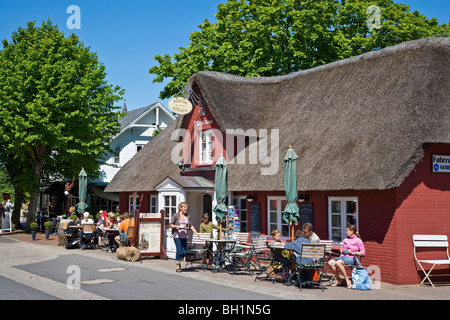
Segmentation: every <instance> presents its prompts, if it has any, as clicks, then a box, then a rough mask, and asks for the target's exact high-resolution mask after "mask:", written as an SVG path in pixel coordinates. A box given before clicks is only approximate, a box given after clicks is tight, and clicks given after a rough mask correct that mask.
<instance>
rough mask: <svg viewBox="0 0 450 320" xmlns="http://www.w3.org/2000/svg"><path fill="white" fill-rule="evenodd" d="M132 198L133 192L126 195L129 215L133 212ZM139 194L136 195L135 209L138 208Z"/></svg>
mask: <svg viewBox="0 0 450 320" xmlns="http://www.w3.org/2000/svg"><path fill="white" fill-rule="evenodd" d="M133 198H134V193H132V194H130V195H128V213H129V214H130V215H132V214H134V212H133ZM139 200H140V199H139V194H138V195H137V197H136V210H139V204H140V203H139Z"/></svg>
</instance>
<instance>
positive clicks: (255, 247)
mask: <svg viewBox="0 0 450 320" xmlns="http://www.w3.org/2000/svg"><path fill="white" fill-rule="evenodd" d="M269 262H270V249H269V247H268V246H267V236H266V235H262V236H258V237H256V238H254V239H253V240H252V258H251V259H250V267H254V268H255V271H256V270H258V269H259V270H260V271H262V270H263V268H264V267H267V266H268V263H269ZM261 263H262V264H261Z"/></svg>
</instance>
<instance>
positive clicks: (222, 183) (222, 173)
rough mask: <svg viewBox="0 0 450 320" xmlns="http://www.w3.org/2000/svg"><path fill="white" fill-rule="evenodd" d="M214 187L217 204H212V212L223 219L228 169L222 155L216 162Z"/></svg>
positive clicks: (225, 208) (219, 219)
mask: <svg viewBox="0 0 450 320" xmlns="http://www.w3.org/2000/svg"><path fill="white" fill-rule="evenodd" d="M215 189H216V191H215V192H216V200H217V204H216V205H215V206H214V208H213V212H214V214H215V215H216V219H217V220H218V221H223V219H225V217H226V216H227V213H228V208H227V205H226V204H225V201H226V199H227V189H228V169H227V162H226V161H225V158H224V157H223V156H220V157H219V159H218V160H217V162H216V178H215ZM220 231H222V230H220ZM220 233H221V232H220ZM220 233H219V236H220Z"/></svg>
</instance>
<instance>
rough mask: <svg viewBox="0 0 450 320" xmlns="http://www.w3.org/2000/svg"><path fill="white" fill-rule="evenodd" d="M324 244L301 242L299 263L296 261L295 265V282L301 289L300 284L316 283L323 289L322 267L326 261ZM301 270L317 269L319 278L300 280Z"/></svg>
mask: <svg viewBox="0 0 450 320" xmlns="http://www.w3.org/2000/svg"><path fill="white" fill-rule="evenodd" d="M325 250H326V245H325V244H316V243H302V248H301V252H300V263H298V262H297V263H296V265H297V270H296V274H297V283H298V286H299V288H300V291H302V286H303V285H306V284H309V285H312V286H314V285H317V286H319V287H320V289H322V291H324V290H325V287H324V286H323V284H322V274H323V269H324V264H325V263H326V261H327V260H326V251H325ZM303 270H317V271H318V275H319V280H314V279H312V280H308V281H302V271H303Z"/></svg>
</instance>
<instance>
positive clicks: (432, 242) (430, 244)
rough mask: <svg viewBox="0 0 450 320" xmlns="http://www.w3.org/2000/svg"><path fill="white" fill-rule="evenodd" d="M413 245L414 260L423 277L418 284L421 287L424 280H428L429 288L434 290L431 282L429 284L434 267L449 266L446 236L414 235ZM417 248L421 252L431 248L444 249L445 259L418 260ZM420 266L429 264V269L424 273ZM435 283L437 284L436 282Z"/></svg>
mask: <svg viewBox="0 0 450 320" xmlns="http://www.w3.org/2000/svg"><path fill="white" fill-rule="evenodd" d="M413 244H414V259H415V260H416V261H417V263H418V264H419V266H420V268H421V269H422V271H423V273H424V275H425V277H424V278H423V280H422V282H421V283H420V285H422V284H423V283H424V282H425V280H428V282H429V283H430V284H431V286H432V287H433V288H435V286H434V284H433V282H431V279H430V277H431V276H432V275H431V271H433V269H434V267H435V266H439V265H450V257H449V255H448V241H447V236H446V235H420V234H415V235H413ZM417 248H422V250H425V249H433V248H441V249H444V248H445V252H446V255H445V256H443V257H444V258H447V259H442V260H437V259H436V260H431V259H430V260H428V259H427V260H420V259H418V258H417V255H416V254H417V250H416V249H417ZM422 264H430V265H432V266H431V269H430V270H429V271H428V272H426V271H425V269H424V267H423V266H422ZM434 276H449V274H438V275H434ZM436 283H437V282H436Z"/></svg>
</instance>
